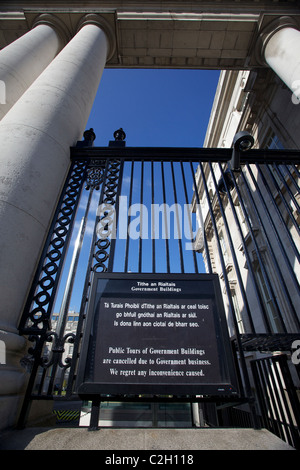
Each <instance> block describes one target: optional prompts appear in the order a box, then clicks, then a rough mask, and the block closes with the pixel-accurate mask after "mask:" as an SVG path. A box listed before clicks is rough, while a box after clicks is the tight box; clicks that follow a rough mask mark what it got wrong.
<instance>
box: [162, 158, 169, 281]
mask: <svg viewBox="0 0 300 470" xmlns="http://www.w3.org/2000/svg"><path fill="white" fill-rule="evenodd" d="M161 175H162V190H163V204H164V215H165V217H164V219H165V237H166V238H165V240H166V241H165V244H166V256H167V273H170V253H169V229H168V223H167V222H168V221H167V217H166V187H165V172H164V162H163V161H162V162H161Z"/></svg>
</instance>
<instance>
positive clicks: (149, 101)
mask: <svg viewBox="0 0 300 470" xmlns="http://www.w3.org/2000/svg"><path fill="white" fill-rule="evenodd" d="M219 73H220V72H219V71H203V70H202V71H200V70H169V69H167V70H166V69H165V70H159V69H158V70H152V69H147V70H136V69H123V70H117V69H105V70H104V72H103V76H102V79H101V83H100V86H99V89H98V93H97V96H96V99H95V102H94V106H93V109H92V111H91V114H90V117H89V120H88V123H87V126H86V129H89V128H91V127H92V128H93V129H94V131H95V134H96V140H95V143H94V145H95V146H99V147H106V146H108V143H109V141H110V140H113V133H114V131H115V130H116V129H119V128H120V127H122V128H123V129H124V131H125V132H126V145H127V147H160V146H161V147H202V146H203V142H204V138H205V133H206V129H207V125H208V121H209V116H210V112H211V107H212V104H213V99H214V95H215V91H216V87H217V83H218V79H219ZM87 196H88V194H87V192H86V191H85V192H84V193H83V196H82V200H81V202H80V206H79V210H78V216H77V220H76V223H75V228H74V232H73V237H72V241H71V243H70V250H69V255H68V257H67V260H66V264H65V270H64V274H63V277H62V282H61V289H60V290H59V293H58V297H57V302H56V305H55V309H54V312H58V311H59V309H60V305H61V300H62V296H63V290H64V283H65V281H66V278H67V274H68V268H69V266H70V261H71V256H72V250H73V248H74V242H75V238H76V236H77V233H78V229H79V225H80V221H81V218H82V216H83V214H84V210H85V203H86V200H87ZM97 201H98V199H97V198H95V199H94V202H93V204H92V210H91V213H92V215H91V216H90V220H89V223H88V225H87V229H86V236H85V239H84V244H83V247H82V250H81V256H80V261H79V266H78V272H77V275H76V279H75V284H74V289H73V296H72V299H71V304H70V308H71V309H74V310H75V311H79V308H80V302H81V296H82V286H83V284H84V279H85V274H86V261H87V259H88V256H89V248H90V242H91V235H92V231H93V221H94V215H93V214H95V212H96V209H97ZM145 243H146V242H145ZM133 249H134V248H133Z"/></svg>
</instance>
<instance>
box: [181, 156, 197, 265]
mask: <svg viewBox="0 0 300 470" xmlns="http://www.w3.org/2000/svg"><path fill="white" fill-rule="evenodd" d="M180 168H181V176H182V182H183V189H184V195H185V202H186V206H187V217H188V222H189V229H190V235H191V243H192V244H193V243H194V240H193V227H192V222H191V216H190V210H189V208H190V203H189V199H188V193H187V187H186V177H185V173H184V167H183V163H182V160H180ZM194 248H195V247H194V246H193V249H192V252H193V261H194V270H195V273H196V274H198V264H197V258H196V252H195V249H194Z"/></svg>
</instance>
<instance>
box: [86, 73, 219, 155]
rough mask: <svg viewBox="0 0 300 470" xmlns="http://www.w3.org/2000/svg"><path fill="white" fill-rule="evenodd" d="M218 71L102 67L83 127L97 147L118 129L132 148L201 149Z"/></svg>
mask: <svg viewBox="0 0 300 470" xmlns="http://www.w3.org/2000/svg"><path fill="white" fill-rule="evenodd" d="M219 73H220V72H219V71H218V70H170V69H122V70H119V69H118V70H117V69H105V70H104V72H103V75H102V79H101V83H100V86H99V89H98V93H97V96H96V100H95V103H94V106H93V109H92V112H91V114H90V118H89V120H88V123H87V129H89V128H90V127H92V128H94V131H95V133H96V141H95V145H96V146H100V147H101V146H104V147H105V146H107V145H108V142H109V140H113V133H114V131H115V130H116V129H119V128H120V127H122V128H123V129H124V131H125V132H126V145H127V146H130V147H139V146H140V147H156V146H157V147H160V146H161V147H202V145H203V142H204V137H205V132H206V128H207V124H208V120H209V116H210V111H211V107H212V103H213V98H214V95H215V91H216V86H217V83H218V79H219Z"/></svg>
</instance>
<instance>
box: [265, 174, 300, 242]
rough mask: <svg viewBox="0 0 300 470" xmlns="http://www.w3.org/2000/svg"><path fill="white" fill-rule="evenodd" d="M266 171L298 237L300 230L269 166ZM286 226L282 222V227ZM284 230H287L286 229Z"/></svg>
mask: <svg viewBox="0 0 300 470" xmlns="http://www.w3.org/2000/svg"><path fill="white" fill-rule="evenodd" d="M266 169H267V170H268V174H269V176H270V179H271V181H272V183H273V184H274V186H275V188H276V191H277V192H278V195H279V197H280V199H281V201H282V203H283V205H284V207H285V210H286V211H287V213H288V215H289V218H290V219H291V220H292V222H293V225H294V227H295V229H296V230H297V232H298V235H300V228H299V225H298V223H297V221H296V219H295V217H294V215H293V213H292V211H291V208H290V206H289V204H288V203H287V201H286V199H285V197H284V195H283V194H282V191H281V189H280V187H279V185H278V183H277V181H276V178H275V177H274V174H273V172H272V170H271V169H270V166H269V165H266ZM278 210H279V209H278ZM281 218H282V219H283V216H282V215H281ZM283 220H284V219H283ZM286 225H287V224H286V222H285V221H284V223H283V226H286ZM286 230H288V229H287V228H286Z"/></svg>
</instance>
